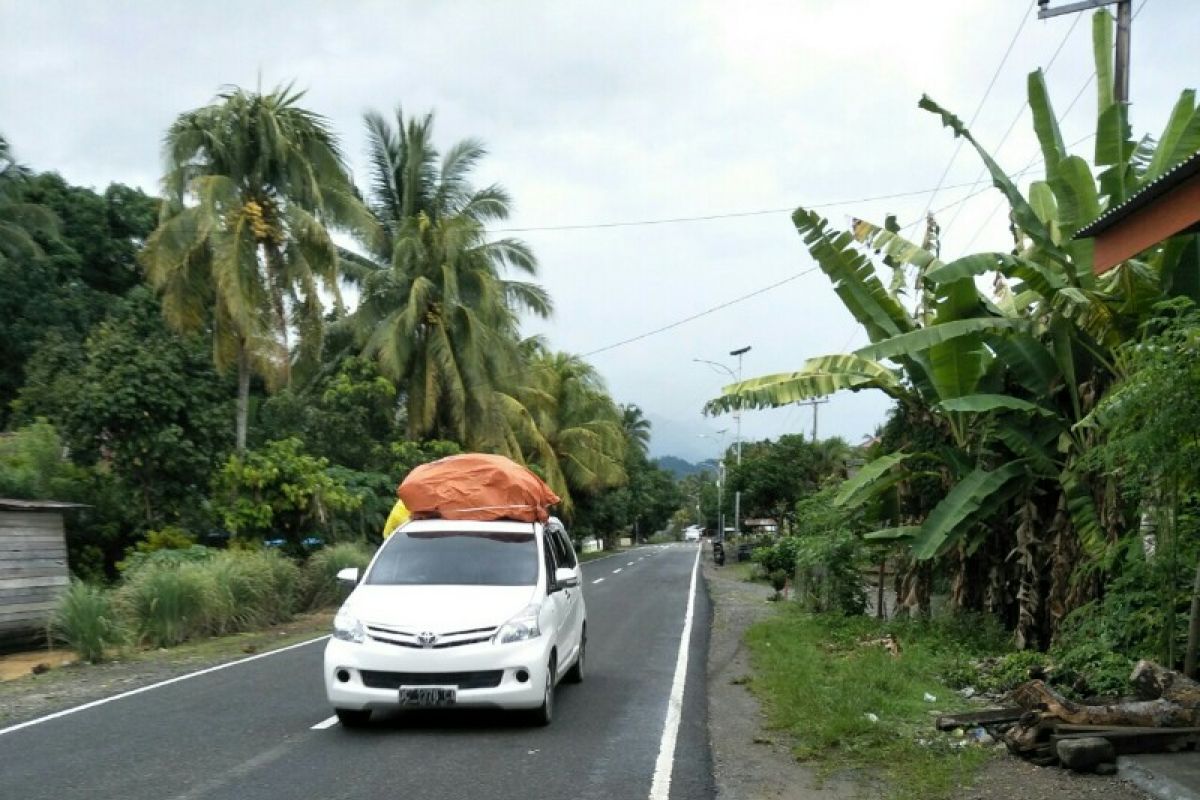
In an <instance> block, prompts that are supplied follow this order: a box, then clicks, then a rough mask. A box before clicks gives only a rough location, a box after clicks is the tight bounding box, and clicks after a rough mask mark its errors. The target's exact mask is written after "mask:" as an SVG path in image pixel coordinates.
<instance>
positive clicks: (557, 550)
mask: <svg viewBox="0 0 1200 800" xmlns="http://www.w3.org/2000/svg"><path fill="white" fill-rule="evenodd" d="M554 544H555V546H554V555H555V556H557V557H558V563H559V564H560V565H561V566H564V567H570V568H571V569H575V564H576V563H577V562H576V561H575V549H574V548H573V547H571V540H570V539H568V538H567V532H566V531H564V530H563V529H562V528H555V529H554Z"/></svg>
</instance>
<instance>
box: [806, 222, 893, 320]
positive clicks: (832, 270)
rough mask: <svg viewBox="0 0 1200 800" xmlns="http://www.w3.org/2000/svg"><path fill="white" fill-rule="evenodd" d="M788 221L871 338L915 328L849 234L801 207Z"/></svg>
mask: <svg viewBox="0 0 1200 800" xmlns="http://www.w3.org/2000/svg"><path fill="white" fill-rule="evenodd" d="M792 222H793V223H794V224H795V226H796V230H797V231H798V232H799V233H800V235H801V237H802V238H803V239H804V243H805V245H806V246H807V247H808V251H809V253H810V254H811V255H812V257H813V259H814V260H815V261H816V262H817V264H818V266H820V268H821V270H822V271H823V272H824V273H825V274H826V275H828V276H829V279H830V280H831V281H833V290H834V291H835V292H836V293H837V295H838V297H840V298H841V300H842V303H844V304H845V306H846V308H847V309H848V310H849V311H850V313H851V314H853V315H854V318H855V319H856V320H858V322H859V324H860V325H862V326H863V328H865V329H866V332H867V336H868V337H870V339H871V341H873V342H876V341H879V340H881V339H887V338H891V337H893V336H896V335H898V334H901V333H904V332H906V331H910V330H912V329H913V328H915V327H916V323H915V322H914V321H913V319H912V317H911V316H909V314H908V312H907V311H905V310H904V307H903V306H901V305H900V304H899V303H898V302H896V300H895V298H893V297H892V296H891V295H890V294H888V291H887V289H886V288H884V286H883V284H882V283H880V281H879V278H878V277H877V276H876V274H875V265H874V264H873V263H872V262H871V260H870V259H868V258H867V257H866V256H865V255H863V254H862V253H861V252H859V250H858V249H857V248H856V246H855V241H854V237H853V236H852V235H850V234H849V233H845V232H838V231H834V230H831V229H830V228H829V227H828V222H827V221H826V220H825V219H824V218H823V217H821V216H820V215H819V214H816V213H814V212H812V211H808V210H806V209H804V208H798V209H796V211H795V213H794V214H793V215H792Z"/></svg>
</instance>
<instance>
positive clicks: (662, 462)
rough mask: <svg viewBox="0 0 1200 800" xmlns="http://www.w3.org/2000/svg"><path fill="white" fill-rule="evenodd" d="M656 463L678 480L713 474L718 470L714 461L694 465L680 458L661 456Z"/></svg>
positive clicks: (655, 460)
mask: <svg viewBox="0 0 1200 800" xmlns="http://www.w3.org/2000/svg"><path fill="white" fill-rule="evenodd" d="M654 463H655V464H657V465H658V466H660V467H662V468H663V469H665V470H666V471H667V472H670V473H671V474H672V475H674V476H675V478H676V479H679V478H683V477H686V476H688V475H695V474H697V473H699V472H705V471H707V472H712V471H713V470H715V469H716V463H715V462H713V461H701V462H700V463H699V464H693V463H692V462H690V461H685V460H684V459H682V458H679V457H678V456H660V457H659V458H656V459H654Z"/></svg>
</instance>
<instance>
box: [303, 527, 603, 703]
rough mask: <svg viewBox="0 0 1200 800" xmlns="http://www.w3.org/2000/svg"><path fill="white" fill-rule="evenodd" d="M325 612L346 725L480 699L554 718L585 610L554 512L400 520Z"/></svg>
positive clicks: (333, 690)
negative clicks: (517, 517)
mask: <svg viewBox="0 0 1200 800" xmlns="http://www.w3.org/2000/svg"><path fill="white" fill-rule="evenodd" d="M338 577H339V579H341V580H343V581H349V582H357V586H356V587H355V589H354V591H353V592H351V594H350V596H349V597H348V598H347V599H346V602H345V603H344V604H343V605H342V607H341V609H340V610H339V611H338V613H337V616H336V617H335V618H334V621H333V636H332V638H330V640H329V644H328V645H326V647H325V667H324V674H325V690H326V694H327V696H328V698H329V702H330V704H331V705H332V706H333V708H334V710H335V712H336V713H337V717H338V720H339V721H340V722H341V723H342V724H343V725H345V726H347V727H350V726H356V725H362V724H365V723H366V722H367V721H368V719H369V718H370V716H371V712H372V711H373V710H375V709H395V708H427V707H440V706H484V707H499V708H517V709H530V710H531V712H532V716H533V718H534V720H535V721H536V722H537V723H538V724H542V725H546V724H549V723H550V720H551V719H552V718H553V716H554V689H555V685H556V684H557V683H558V682H559V680H560V679H565V680H567V681H571V682H578V681H581V680H583V673H584V660H585V655H586V651H587V609H586V608H585V607H584V602H583V590H582V588H581V586H580V583H581V580H582V576H581V573H580V570H579V563H578V560H577V559H576V557H575V550H574V548H573V547H572V546H571V540H570V538H569V537H568V536H567V534H566V531H565V530H564V529H563V527H562V525H561V524H560V523H558V522H557V520H553V519H551V521H550V522H549V523H547V524H545V525H542V524H540V523H528V522H461V521H450V520H424V521H414V522H409V523H408V524H406V525H404V526H403V527H401V528H400V529H398V530H397V531H396V532H395V533H394V534H392V536H391V537H390V538H389V539H388V540H387V541H386V542H384V544H383V546H382V547H380V548H379V551H378V552H377V553H376V554H375V557H374V558H373V559H372V560H371V563H370V565H369V566H368V567H367V569H366V571H365V572H364V574H363V575H362V579H361V580H359V575H358V570H357V569H353V568H351V569H346V570H342V571H341V572H340V573H338Z"/></svg>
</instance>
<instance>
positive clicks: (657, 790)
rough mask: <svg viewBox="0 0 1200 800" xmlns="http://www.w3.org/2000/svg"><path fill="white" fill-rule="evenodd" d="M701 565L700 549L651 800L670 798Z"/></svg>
mask: <svg viewBox="0 0 1200 800" xmlns="http://www.w3.org/2000/svg"><path fill="white" fill-rule="evenodd" d="M699 568H700V551H699V550H697V551H696V560H695V561H694V562H693V563H692V583H691V586H689V587H688V601H687V610H686V611H684V612H683V633H681V634H680V635H679V655H678V657H676V659H675V679H674V680H673V681H672V683H671V696H670V697H669V698H668V700H667V720H666V722H665V723H664V725H663V735H662V742H661V743H660V744H659V746H658V759H657V760H656V761H655V762H654V780H653V782H652V783H651V784H650V800H670V796H671V771H672V770H673V769H674V767H675V741H676V739H677V738H678V737H679V723H680V720H681V719H682V718H683V688H684V684H685V683H686V682H687V665H688V644H689V643H690V641H691V638H692V615H693V613H694V612H695V609H696V573H697V572H698V571H699Z"/></svg>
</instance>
